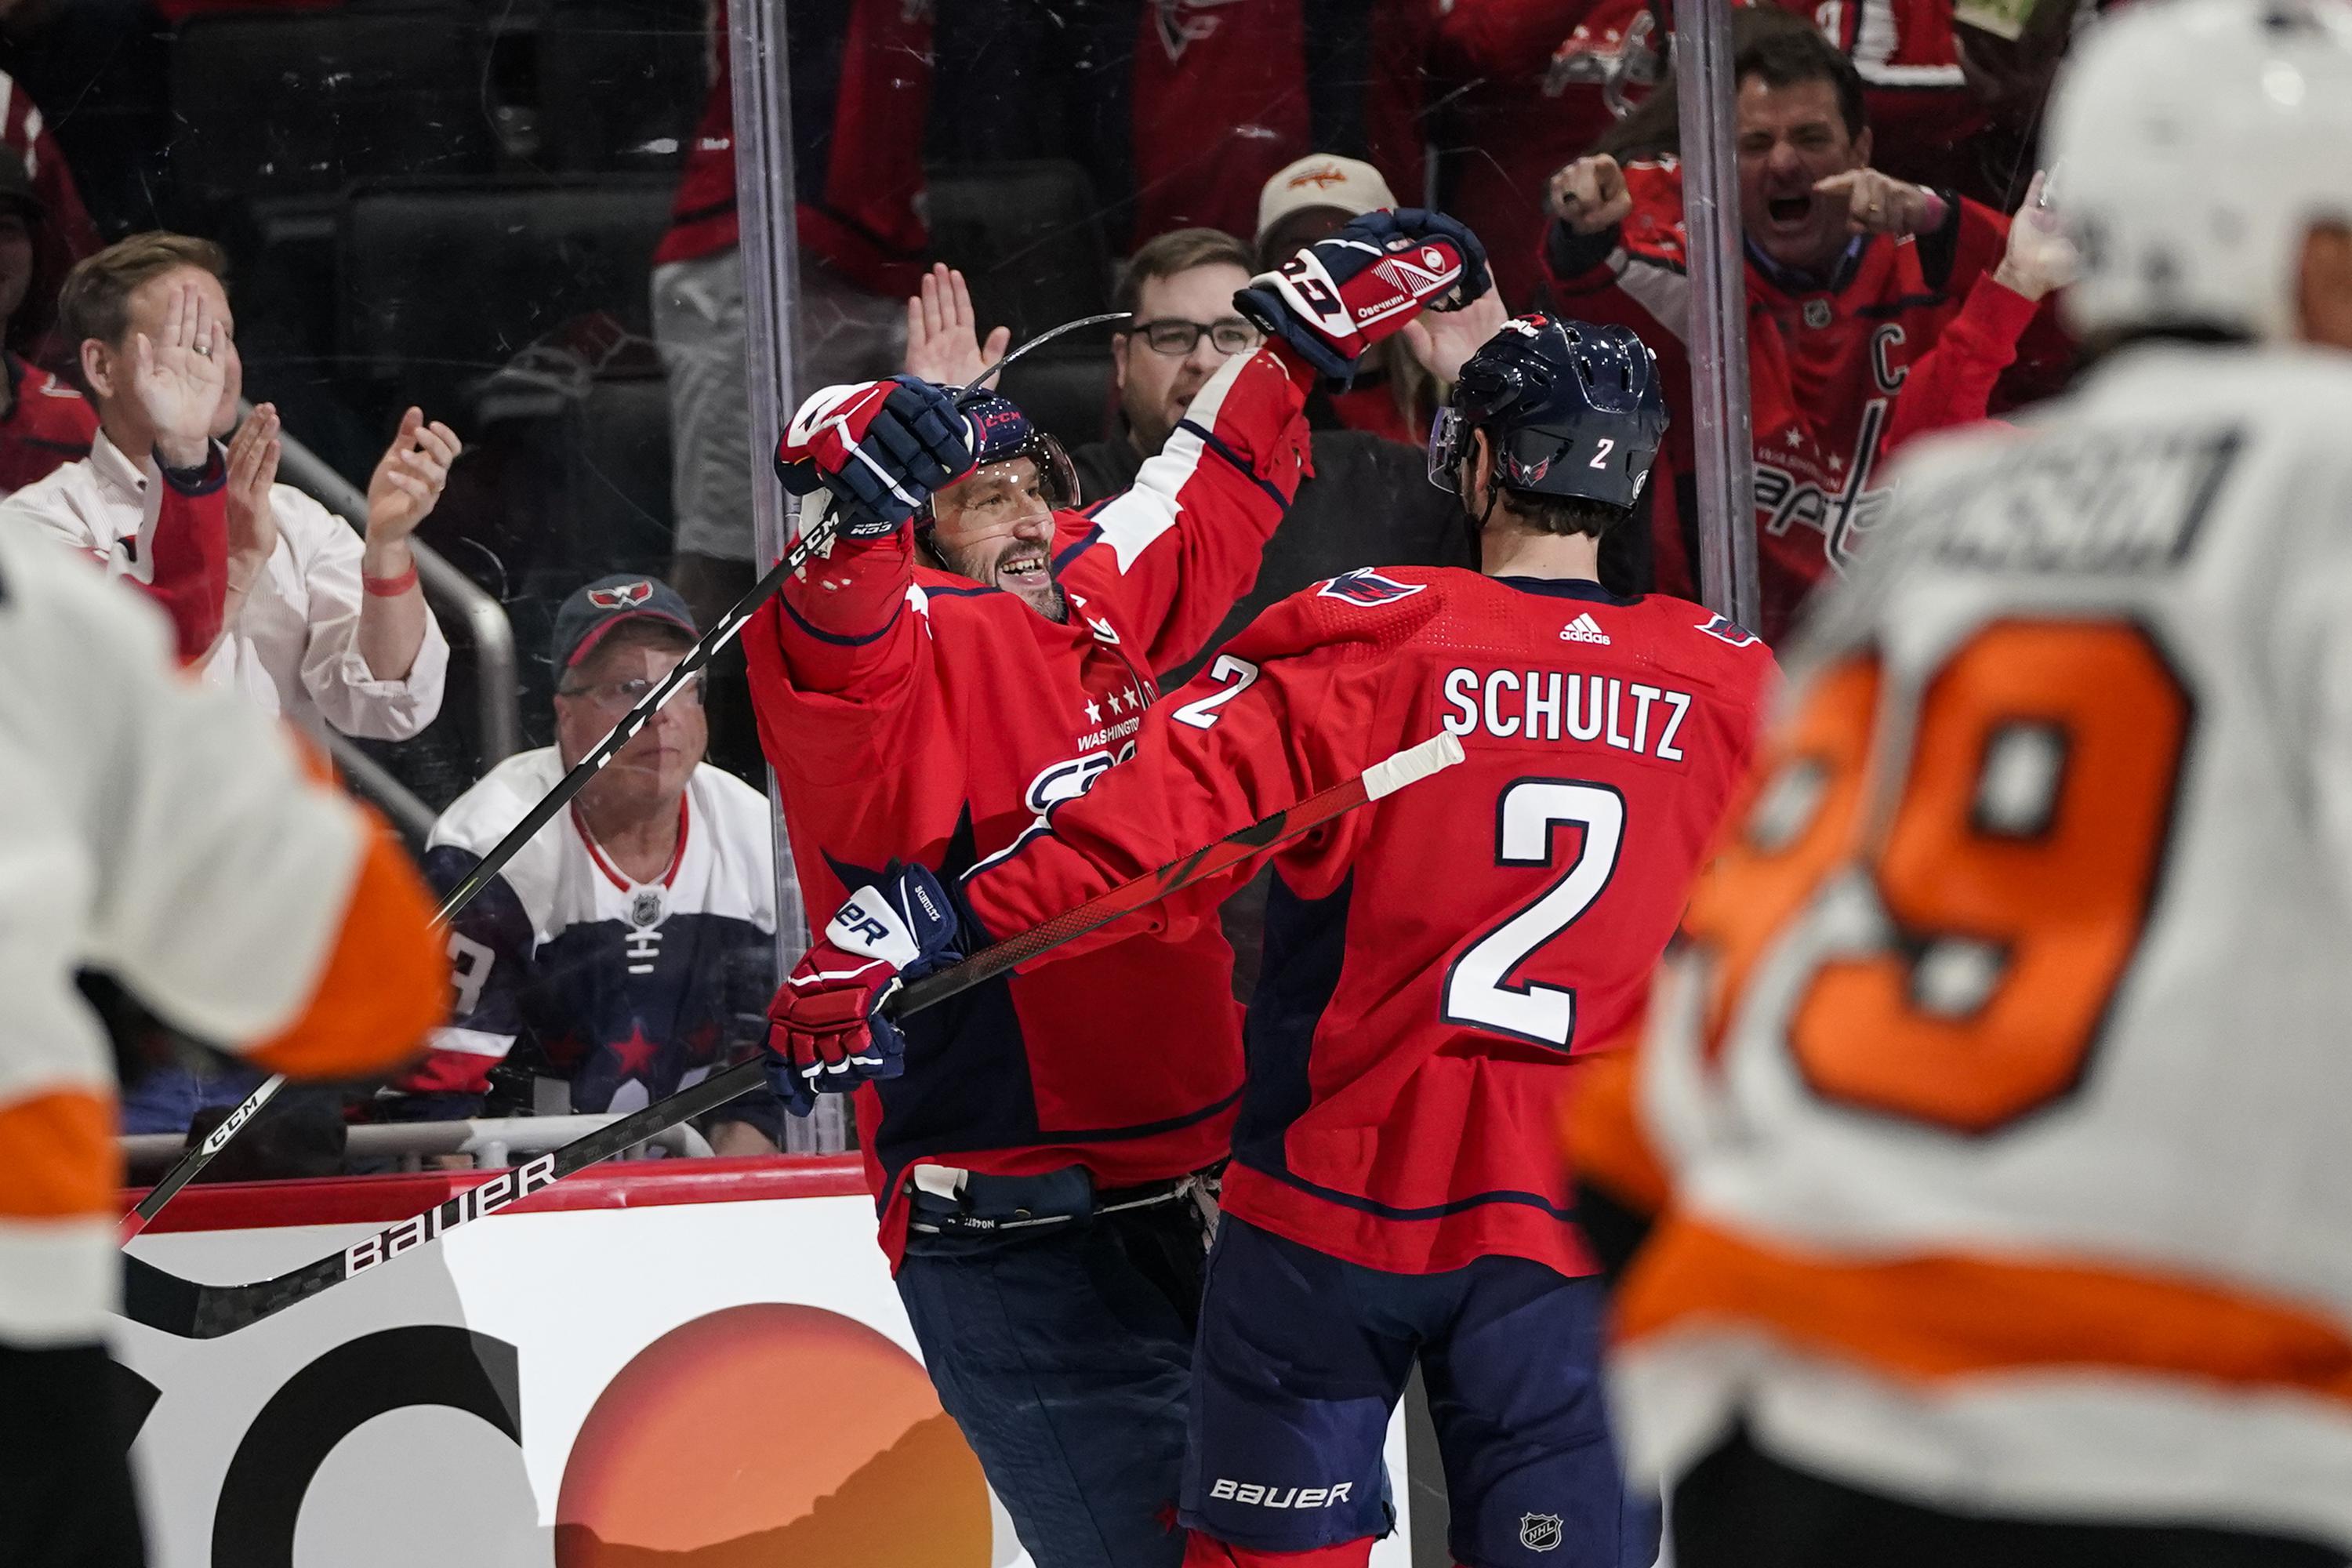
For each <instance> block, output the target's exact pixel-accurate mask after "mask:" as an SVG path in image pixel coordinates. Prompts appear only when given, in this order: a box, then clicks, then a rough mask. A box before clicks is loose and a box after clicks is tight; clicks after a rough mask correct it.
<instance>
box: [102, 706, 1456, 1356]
mask: <svg viewBox="0 0 2352 1568" xmlns="http://www.w3.org/2000/svg"><path fill="white" fill-rule="evenodd" d="M1461 760H1462V742H1460V741H1458V740H1456V739H1454V737H1453V736H1452V735H1443V734H1442V735H1439V736H1437V737H1435V738H1434V739H1433V740H1428V741H1424V742H1422V743H1421V744H1420V745H1417V746H1408V747H1406V748H1405V749H1404V750H1403V751H1401V752H1397V753H1395V754H1394V755H1392V756H1391V757H1389V758H1388V759H1387V760H1386V761H1384V762H1380V763H1374V764H1373V765H1372V766H1370V767H1369V768H1367V769H1365V770H1364V771H1363V772H1362V773H1359V774H1357V775H1356V776H1355V777H1354V778H1351V779H1349V780H1347V781H1346V782H1344V783H1342V784H1333V785H1332V786H1331V787H1330V788H1328V789H1325V790H1320V791H1318V792H1317V793H1316V794H1314V795H1308V796H1307V798H1306V799H1305V800H1302V801H1300V802H1298V803H1297V805H1291V806H1287V807H1285V808H1284V809H1283V810H1281V811H1277V812H1276V813H1274V814H1273V815H1272V816H1268V817H1265V819H1264V820H1262V821H1259V822H1255V823H1252V824H1251V825H1250V826H1247V827H1244V828H1243V829H1242V830H1241V831H1239V832H1238V833H1232V834H1228V835H1227V836H1226V837H1223V838H1221V839H1219V840H1217V842H1216V843H1214V844H1212V845H1210V846H1208V847H1206V848H1202V849H1198V850H1195V851H1194V852H1193V853H1192V854H1190V855H1187V856H1185V857H1184V858H1182V859H1181V860H1174V861H1171V862H1170V863H1169V864H1167V865H1165V866H1162V867H1160V868H1159V869H1158V870H1156V871H1151V872H1148V873H1146V874H1145V875H1143V876H1140V877H1138V878H1136V879H1134V880H1133V881H1131V882H1126V883H1123V884H1121V885H1120V886H1118V887H1116V888H1113V889H1111V890H1110V891H1108V892H1107V893H1104V894H1103V895H1101V896H1100V897H1099V898H1096V899H1092V900H1088V901H1087V902H1086V903H1083V904H1080V905H1079V906H1078V907H1077V908H1076V909H1074V910H1070V911H1068V912H1067V913H1066V914H1061V915H1057V916H1055V918H1054V919H1052V920H1050V921H1045V923H1044V924H1043V925H1040V926H1037V927H1035V928H1034V929H1033V930H1030V931H1022V932H1020V933H1019V934H1017V935H1014V936H1011V937H1007V938H1006V939H1005V940H1004V941H1003V942H998V943H996V944H995V945H994V946H992V947H986V948H982V950H981V951H980V952H975V953H973V954H972V955H971V957H970V958H967V959H965V960H963V961H962V962H961V963H955V964H951V965H950V966H949V967H948V968H946V969H943V970H941V971H940V972H939V973H937V974H931V975H926V976H925V977H924V978H922V979H920V980H918V981H915V982H913V983H912V984H908V985H907V986H906V987H904V988H903V989H902V990H900V992H899V993H898V995H897V997H895V998H894V999H893V1000H894V1003H895V1005H893V1006H892V1007H891V1010H890V1011H891V1016H894V1017H905V1016H908V1015H909V1014H912V1013H919V1012H921V1011H922V1010H923V1009H924V1008H926V1007H932V1006H937V1005H939V1004H940V1003H941V1002H944V1001H946V1000H947V999H948V998H949V997H950V996H954V995H958V994H961V993H963V992H965V991H969V990H971V988H972V987H973V986H975V985H982V984H986V983H987V982H989V981H991V980H993V979H995V978H997V977H998V976H999V975H1002V974H1003V973H1007V972H1008V971H1010V970H1013V969H1015V968H1017V967H1019V966H1020V965H1022V964H1024V963H1028V962H1030V961H1031V960H1032V959H1035V958H1042V957H1043V956H1045V954H1046V953H1048V952H1052V951H1053V950H1054V949H1055V948H1056V947H1059V946H1061V945H1062V944H1063V943H1064V942H1072V941H1075V940H1076V939H1077V938H1078V937H1081V936H1084V935H1086V934H1087V932H1089V931H1098V930H1100V929H1101V928H1102V927H1104V926H1106V925H1108V924H1109V923H1110V922H1111V921H1115V920H1118V918H1119V917H1120V916H1122V915H1127V914H1132V913H1134V912H1135V911H1136V910H1140V909H1144V908H1146V907H1147V906H1149V905H1150V904H1152V903H1155V902H1157V901H1158V900H1161V899H1164V898H1166V897H1168V896H1169V895H1170V894H1171V893H1176V892H1181V891H1182V890H1183V889H1186V888H1189V887H1192V886H1193V885H1194V884H1195V883H1198V882H1201V881H1203V880H1205V879H1208V878H1210V877H1213V876H1216V875H1217V874H1219V873H1220V872H1223V871H1226V870H1230V869H1232V868H1234V867H1236V866H1238V865H1240V864H1241V863H1242V862H1243V861H1244V860H1247V859H1249V858H1251V857H1252V856H1255V855H1258V854H1261V853H1263V852H1264V851H1265V850H1267V849H1270V848H1273V847H1275V846H1276V845H1278V844H1282V843H1285V842H1286V841H1287V840H1289V839H1292V838H1296V837H1298V836H1299V835H1301V834H1303V833H1307V832H1310V831H1312V830H1313V829H1315V828H1316V827H1318V826H1321V825H1323V824H1324V823H1326V822H1328V821H1330V820H1331V819H1332V818H1334V817H1337V816H1344V815H1345V814H1346V813H1348V812H1350V811H1353V810H1354V809H1355V808H1356V807H1358V806H1360V805H1365V804H1366V803H1367V802H1370V801H1375V800H1379V799H1381V797H1382V796H1383V795H1393V794H1395V793H1396V792H1397V791H1398V790H1401V789H1402V788H1404V787H1405V786H1406V785H1407V784H1412V783H1415V782H1417V781H1418V780H1421V779H1424V778H1427V777H1428V776H1429V775H1430V774H1432V773H1436V772H1438V771H1439V770H1440V769H1442V768H1449V767H1452V766H1453V765H1454V763H1458V762H1460V761H1461ZM764 1072H765V1066H764V1064H763V1063H762V1062H761V1060H760V1058H756V1057H755V1058H752V1059H751V1060H750V1061H747V1062H739V1063H737V1064H736V1065H735V1066H733V1067H731V1068H727V1069H726V1070H725V1071H724V1072H719V1073H714V1074H712V1075H711V1076H710V1077H709V1078H707V1079H703V1080H702V1081H701V1082H700V1083H698V1084H695V1085H694V1086H692V1087H691V1088H688V1089H680V1090H678V1091H677V1093H676V1094H673V1095H671V1096H670V1097H669V1098H667V1100H656V1101H655V1102H654V1103H653V1104H651V1105H648V1106H646V1108H645V1109H644V1110H639V1111H635V1112H633V1113H632V1114H630V1115H627V1116H624V1117H623V1118H621V1119H620V1120H619V1121H614V1122H613V1123H611V1124H610V1125H608V1126H604V1127H600V1128H598V1129H597V1130H596V1131H593V1132H591V1133H589V1134H588V1135H587V1136H586V1137H584V1138H575V1139H573V1140H572V1142H569V1143H566V1144H565V1145H563V1147H562V1148H561V1149H551V1150H550V1151H549V1152H546V1153H544V1154H540V1155H537V1156H535V1157H533V1158H532V1159H530V1160H528V1161H525V1162H524V1163H522V1164H520V1165H517V1166H515V1167H514V1168H513V1169H512V1170H508V1171H501V1172H499V1173H498V1174H497V1175H495V1176H492V1177H490V1178H489V1179H488V1181H485V1182H483V1183H480V1184H478V1185H476V1186H472V1187H468V1188H467V1189H466V1190H465V1191H464V1192H462V1193H459V1194H457V1196H456V1197H453V1198H448V1199H446V1200H444V1201H443V1202H442V1203H440V1204H438V1205H435V1206H434V1207H432V1208H430V1209H427V1210H426V1211H425V1213H423V1214H421V1215H416V1216H415V1218H413V1219H404V1220H402V1221H400V1222H399V1223H398V1224H396V1225H392V1226H386V1227H385V1228H383V1230H380V1231H377V1232H376V1233H375V1234H374V1235H373V1236H371V1237H365V1238H364V1239H362V1240H360V1241H357V1242H354V1243H353V1244H352V1245H351V1246H350V1247H344V1248H343V1249H342V1250H341V1251H340V1252H331V1253H329V1254H328V1255H327V1256H326V1257H324V1258H319V1259H318V1260H317V1261H315V1262H312V1263H306V1264H304V1265H303V1266H302V1267H300V1268H296V1269H292V1270H290V1271H289V1272H287V1273H284V1274H280V1275H278V1277H277V1278H276V1279H259V1280H256V1281H254V1282H253V1283H251V1284H249V1285H205V1284H202V1283H199V1282H198V1281H196V1280H194V1279H181V1278H180V1277H179V1276H178V1275H175V1274H172V1273H168V1272H166V1271H165V1270H163V1269H161V1268H156V1267H155V1266H154V1265H153V1264H152V1263H149V1262H147V1261H145V1260H144V1259H142V1258H134V1257H132V1256H131V1255H130V1254H129V1253H125V1254H124V1255H123V1258H122V1266H123V1316H125V1317H127V1318H129V1319H130V1320H131V1321H132V1322H134V1323H143V1324H145V1325H146V1326H147V1327H149V1328H151V1329H160V1330H162V1331H163V1332H165V1333H167V1334H175V1335H177V1336H179V1337H180V1338H182V1339H196V1340H208V1339H216V1338H218V1337H219V1336H220V1335H222V1334H227V1333H234V1332H236V1331H237V1330H239V1329H242V1328H245V1327H246V1326H247V1325H248V1324H251V1323H257V1322H259V1321H261V1320H262V1319H264V1318H267V1317H270V1316H273V1315H274V1314H276V1313H278V1312H282V1311H284V1310H286V1309H287V1308H289V1307H290V1306H292V1305H294V1304H295V1303H296V1302H297V1301H301V1300H307V1299H308V1298H310V1297H312V1296H315V1295H317V1294H318V1293H319V1292H320V1291H321V1290H325V1289H331V1288H332V1287H334V1286H337V1285H340V1284H341V1283H342V1282H343V1281H344V1280H346V1279H351V1278H352V1277H353V1276H355V1275H359V1274H363V1273H365V1272H367V1271H368V1270H369V1269H371V1268H375V1267H376V1266H377V1265H378V1264H381V1263H384V1262H388V1261H389V1260H391V1259H392V1258H397V1257H399V1256H400V1255H401V1254H402V1253H404V1252H408V1251H411V1250H413V1249H415V1247H421V1246H423V1245H424V1244H425V1243H426V1242H428V1241H431V1240H433V1239H435V1238H436V1237H440V1236H443V1235H446V1233H448V1232H449V1231H451V1230H454V1229H456V1228H457V1226H461V1225H465V1224H467V1223H468V1222H470V1221H473V1220H478V1219H480V1218H481V1217H482V1216H483V1215H492V1214H496V1213H498V1212H499V1210H501V1209H504V1208H507V1207H509V1206H511V1205H514V1204H516V1203H519V1202H520V1201H521V1200H522V1199H524V1198H527V1197H529V1196H530V1194H533V1193H535V1192H538V1191H539V1190H540V1189H541V1188H542V1187H547V1186H551V1185H552V1184H555V1183H557V1182H560V1181H562V1179H563V1178H564V1177H566V1176H569V1175H572V1174H574V1173H578V1172H580V1171H584V1170H586V1169H587V1168H588V1167H589V1166H591V1165H593V1164H597V1163H601V1162H603V1161H604V1160H608V1159H610V1158H612V1156H614V1155H615V1154H617V1153H619V1152H622V1151H623V1150H625V1149H627V1148H630V1147H632V1146H633V1145H635V1144H638V1143H642V1142H645V1141H646V1140H647V1139H649V1138H653V1137H656V1136H657V1135H659V1134H660V1133H661V1132H663V1131H667V1129H669V1128H672V1127H675V1126H677V1124H678V1123H679V1122H681V1121H691V1120H692V1119H693V1118H695V1117H697V1116H699V1115H701V1114H702V1113H703V1112H705V1111H707V1110H714V1109H716V1108H717V1107H719V1106H721V1105H724V1104H726V1103H727V1102H728V1101H729V1100H733V1099H734V1098H735V1097H736V1096H738V1095H741V1094H748V1093H750V1092H751V1090H752V1089H754V1088H756V1087H758V1085H759V1083H760V1081H761V1078H762V1076H763V1075H764Z"/></svg>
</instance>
